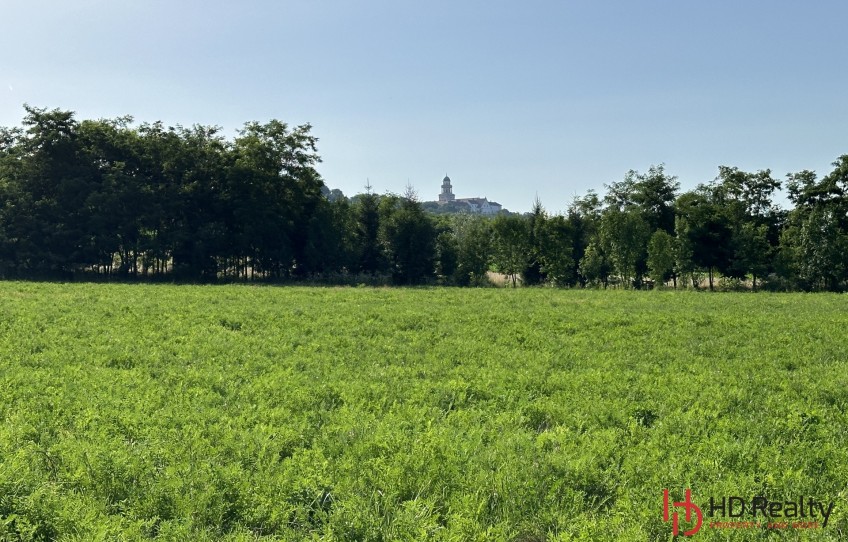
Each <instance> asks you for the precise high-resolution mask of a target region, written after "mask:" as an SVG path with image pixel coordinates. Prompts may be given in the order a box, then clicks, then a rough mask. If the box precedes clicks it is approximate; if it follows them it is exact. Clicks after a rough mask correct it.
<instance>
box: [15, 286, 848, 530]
mask: <svg viewBox="0 0 848 542" xmlns="http://www.w3.org/2000/svg"><path fill="white" fill-rule="evenodd" d="M846 330H848V297H846V296H844V295H842V296H840V295H828V294H817V295H804V294H784V295H769V294H764V293H759V294H744V293H735V294H709V293H693V292H624V291H605V292H604V291H558V290H550V289H517V290H509V289H483V290H473V289H370V288H348V289H345V288H341V289H339V288H299V287H286V288H280V287H251V286H206V287H204V286H155V285H91V284H73V285H69V284H32V283H0V419H2V425H0V540H53V539H58V540H80V541H83V540H85V541H89V540H146V539H158V540H319V539H320V540H351V541H352V540H363V541H365V540H367V541H377V540H386V541H388V540H454V541H458V542H460V541H461V542H465V541H474V540H515V541H523V542H531V541H554V540H634V541H637V540H669V539H670V538H671V531H672V526H671V523H666V522H664V521H663V519H662V503H663V488H669V489H670V490H671V494H672V496H673V497H674V498H675V499H676V500H680V499H682V498H683V491H684V489H685V488H687V487H690V488H692V491H693V497H694V501H695V502H696V503H698V504H701V505H703V504H704V503H705V502H708V501H709V498H710V497H715V498H716V499H718V498H720V497H722V496H742V497H745V498H750V497H752V496H756V495H763V496H767V497H768V498H770V499H772V500H784V501H792V500H797V499H798V497H800V496H804V498H805V499H807V498H809V497H812V498H815V499H817V500H819V501H833V502H834V503H835V507H834V509H833V512H832V514H831V515H830V517H829V522H828V525H827V527H826V528H819V529H804V530H801V529H793V528H792V527H791V526H790V527H789V528H786V529H768V528H761V529H747V530H742V529H731V530H728V529H713V528H709V527H708V526H707V523H708V521H709V520H710V518H705V520H704V525H703V527H702V529H701V531H700V532H699V533H698V534H696V535H695V536H693V537H691V539H692V540H771V539H775V540H777V539H790V540H794V539H801V540H845V539H846V538H848V340H846ZM808 519H809V518H808ZM819 521H821V518H819ZM680 539H683V538H682V537H680Z"/></svg>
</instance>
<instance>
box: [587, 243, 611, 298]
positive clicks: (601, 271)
mask: <svg viewBox="0 0 848 542" xmlns="http://www.w3.org/2000/svg"><path fill="white" fill-rule="evenodd" d="M580 274H581V275H582V276H583V277H584V278H585V280H586V283H587V284H598V283H600V284H603V285H604V288H606V287H607V283H608V281H609V275H610V265H609V261H608V260H607V257H606V255H605V254H604V251H603V250H602V249H601V247H600V246H598V245H597V244H596V243H590V244H589V246H588V247H586V251H585V254H584V255H583V258H582V259H581V260H580Z"/></svg>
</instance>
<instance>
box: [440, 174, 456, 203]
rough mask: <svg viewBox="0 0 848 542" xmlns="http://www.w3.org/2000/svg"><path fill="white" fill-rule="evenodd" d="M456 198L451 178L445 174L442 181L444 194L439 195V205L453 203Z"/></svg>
mask: <svg viewBox="0 0 848 542" xmlns="http://www.w3.org/2000/svg"><path fill="white" fill-rule="evenodd" d="M455 198H456V196H454V195H453V187H452V186H451V181H450V177H448V176H447V174H445V178H444V179H443V180H442V193H441V194H439V203H448V202H451V201H453V200H454V199H455Z"/></svg>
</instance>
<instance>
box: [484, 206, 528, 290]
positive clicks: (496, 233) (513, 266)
mask: <svg viewBox="0 0 848 542" xmlns="http://www.w3.org/2000/svg"><path fill="white" fill-rule="evenodd" d="M492 231H493V239H494V243H493V244H494V263H495V265H496V266H497V267H498V271H500V272H501V273H503V274H504V275H506V276H507V277H508V278H509V279H510V280H511V282H512V287H513V288H515V287H516V285H517V282H518V276H519V275H520V274H521V273H522V272H523V271H524V270H525V269H527V266H528V262H529V261H530V255H529V250H528V244H529V243H528V239H529V236H530V235H529V227H528V223H527V219H525V218H523V217H520V216H512V215H498V216H496V217H495V220H494V221H493V222H492Z"/></svg>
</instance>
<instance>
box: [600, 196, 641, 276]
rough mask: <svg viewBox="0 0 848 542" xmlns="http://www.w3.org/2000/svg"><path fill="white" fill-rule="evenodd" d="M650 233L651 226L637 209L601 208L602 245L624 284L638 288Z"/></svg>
mask: <svg viewBox="0 0 848 542" xmlns="http://www.w3.org/2000/svg"><path fill="white" fill-rule="evenodd" d="M650 235H651V232H650V226H649V225H648V223H647V222H646V221H645V220H644V219H643V218H642V216H641V215H640V213H639V212H638V211H637V210H635V209H629V210H627V211H619V210H618V209H616V208H609V209H607V210H606V211H605V212H604V215H603V218H602V219H601V230H600V241H601V245H602V246H603V250H604V253H605V254H607V255H608V257H609V262H610V263H611V264H612V267H613V269H614V270H615V272H616V274H618V276H619V277H620V278H621V281H622V283H623V284H625V285H629V284H633V285H634V286H635V287H636V288H641V286H642V276H643V274H644V272H645V270H646V267H647V266H646V258H647V244H648V239H649V238H650Z"/></svg>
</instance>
